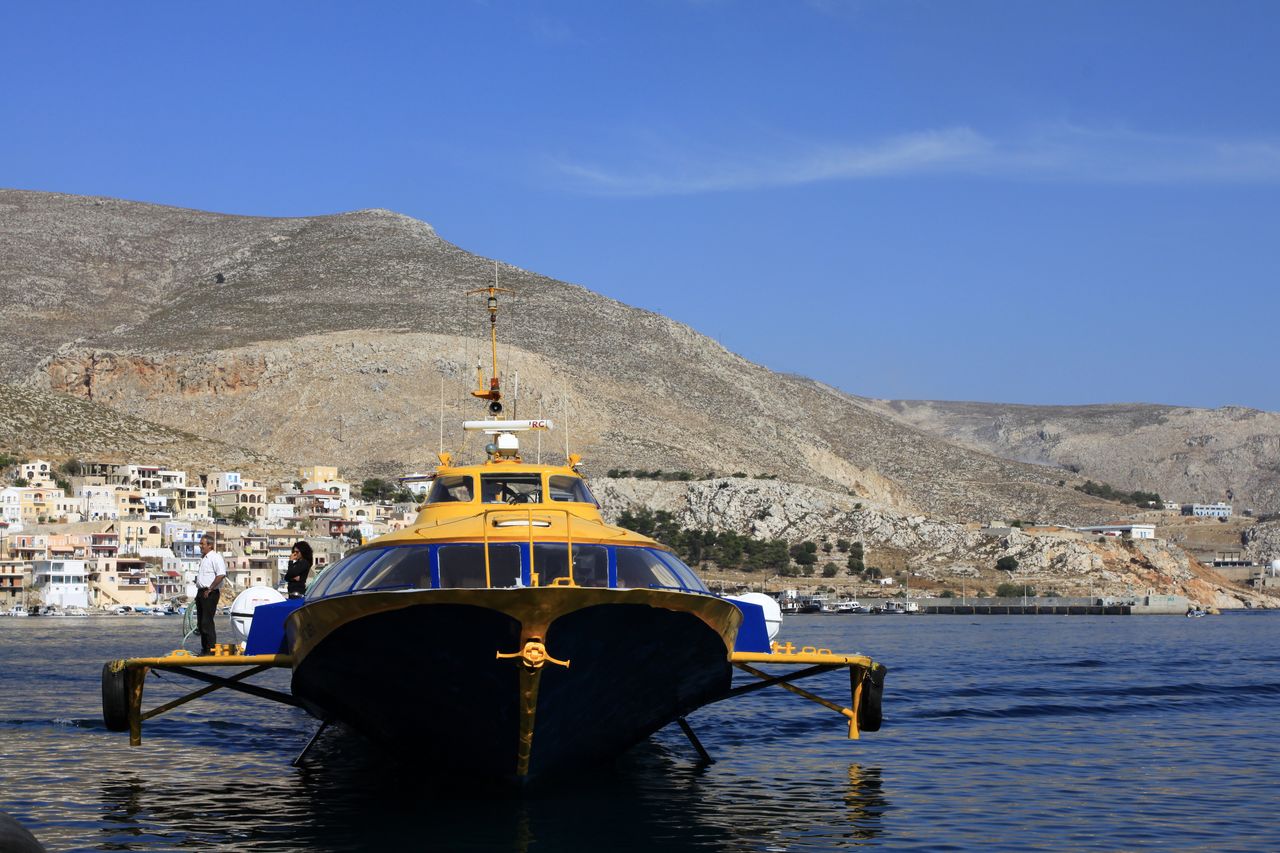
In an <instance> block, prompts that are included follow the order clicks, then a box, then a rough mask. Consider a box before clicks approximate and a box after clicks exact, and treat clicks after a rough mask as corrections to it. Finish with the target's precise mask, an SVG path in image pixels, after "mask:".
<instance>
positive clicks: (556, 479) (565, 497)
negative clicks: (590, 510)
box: [547, 474, 599, 506]
mask: <svg viewBox="0 0 1280 853" xmlns="http://www.w3.org/2000/svg"><path fill="white" fill-rule="evenodd" d="M547 485H548V486H549V487H550V489H549V491H550V494H551V500H553V501H573V502H575V503H584V504H596V499H595V497H594V496H593V495H592V494H591V490H590V489H588V488H587V483H586V481H585V480H583V479H582V478H581V477H570V476H568V475H566V474H556V475H554V476H552V477H548V478H547ZM596 506H599V504H596Z"/></svg>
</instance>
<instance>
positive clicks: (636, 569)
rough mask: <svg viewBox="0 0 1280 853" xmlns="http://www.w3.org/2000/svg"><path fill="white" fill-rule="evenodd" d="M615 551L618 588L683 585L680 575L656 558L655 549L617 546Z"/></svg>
mask: <svg viewBox="0 0 1280 853" xmlns="http://www.w3.org/2000/svg"><path fill="white" fill-rule="evenodd" d="M615 552H616V554H617V558H618V587H619V588H620V589H621V588H627V589H648V588H650V587H681V586H684V584H683V583H681V579H680V576H679V575H677V574H676V573H675V571H674V570H673V569H672V568H671V567H670V566H668V565H667V564H666V563H664V562H663V561H662V560H661V559H659V558H658V552H657V551H650V550H649V549H648V548H617V549H615Z"/></svg>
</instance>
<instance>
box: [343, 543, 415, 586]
mask: <svg viewBox="0 0 1280 853" xmlns="http://www.w3.org/2000/svg"><path fill="white" fill-rule="evenodd" d="M355 588H356V589H430V588H431V551H430V549H429V548H427V547H426V546H425V545H410V546H406V547H403V548H391V549H388V550H387V552H386V553H385V554H384V555H383V556H382V559H380V560H378V562H376V563H374V564H373V565H372V566H370V567H369V571H367V572H365V573H364V575H363V576H362V577H361V578H360V580H359V581H357V582H356V587H355Z"/></svg>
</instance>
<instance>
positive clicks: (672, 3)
mask: <svg viewBox="0 0 1280 853" xmlns="http://www.w3.org/2000/svg"><path fill="white" fill-rule="evenodd" d="M1277 44H1280V4H1276V3H1272V2H1223V3H1208V2H1194V3H1186V2H1175V0H1162V2H1125V0H1109V2H1088V0H1072V2H1058V3H1049V2H1023V1H1022V0H1005V2H983V1H982V0H974V2H960V0H945V1H944V0H937V1H936V2H935V0H811V1H810V2H800V0H797V2H783V0H741V2H735V1H734V0H651V2H644V1H643V0H634V2H626V3H622V2H617V3H615V2H598V0H595V1H594V2H571V0H564V2H547V0H520V1H519V2H500V1H499V0H491V2H461V1H459V2H438V3H435V2H421V3H385V2H384V3H379V2H369V3H359V4H356V3H318V2H309V3H288V2H268V3H258V2H255V3H249V2H241V3H233V2H224V3H175V2H164V3H141V2H138V3H110V4H109V3H100V2H92V3H88V2H86V3H44V4H37V3H11V4H5V5H4V6H3V7H0V122H2V124H0V128H2V129H3V131H4V132H3V133H0V185H3V186H8V187H19V188H24V189H37V190H52V191H58V192H68V193H80V194H94V195H109V196H117V197H123V198H130V199H137V200H141V201H149V202H157V203H162V204H171V205H179V206H184V207H193V208H199V209H204V210H214V211H222V212H228V213H240V214H253V215H263V216H302V215H314V214H321V213H333V212H340V211H344V210H354V209H359V208H367V207H385V208H390V209H393V210H397V211H400V212H402V213H406V214H409V215H411V216H414V217H417V218H419V219H423V220H426V221H427V222H430V223H431V224H432V225H433V226H435V228H436V229H437V231H438V232H439V233H440V234H441V236H443V237H444V238H445V239H447V240H450V241H451V242H454V243H456V244H458V245H459V246H461V247H463V248H465V249H467V250H469V251H472V252H475V253H477V254H481V255H485V256H489V257H496V258H500V259H502V260H504V261H507V262H510V263H513V264H516V265H518V266H520V267H524V268H526V269H531V270H535V271H538V272H541V273H544V274H546V275H550V276H553V277H555V278H559V279H563V280H565V281H570V282H574V283H577V284H581V285H583V286H585V287H588V288H590V289H592V290H595V291H597V292H600V293H603V294H605V295H608V296H611V297H613V298H616V299H619V300H621V301H623V302H627V303H630V304H633V305H638V306H641V307H644V308H649V309H652V310H654V311H657V312H660V313H663V314H666V315H668V316H670V317H673V318H675V319H677V320H680V321H682V322H685V323H688V324H689V325H691V326H693V327H694V328H695V329H697V330H699V331H701V332H703V333H705V334H708V335H711V336H713V337H715V338H717V339H718V340H720V341H721V342H722V343H723V344H724V345H725V346H727V347H728V348H730V349H732V350H734V351H736V352H739V353H741V354H742V355H744V356H746V357H747V358H750V359H752V360H753V361H757V362H759V363H761V364H764V365H766V366H768V367H771V368H773V369H776V370H782V371H789V372H794V373H801V374H805V375H809V376H813V377H815V378H817V379H821V380H823V381H825V382H828V383H830V384H832V385H835V386H836V387H839V388H841V389H843V390H846V391H849V392H851V393H855V394H862V395H867V396H875V397H886V398H907V399H951V400H985V401H1000V402H1015V403H1018V402H1021V403H1095V402H1115V401H1142V402H1155V403H1170V404H1178V405H1194V406H1206V407H1216V406H1221V405H1244V406H1252V407H1256V408H1263V409H1268V410H1280V379H1278V377H1277V369H1276V368H1277V366H1280V332H1278V329H1280V311H1278V310H1277V308H1280V297H1278V296H1277V295H1276V284H1277V270H1278V269H1280V110H1277V108H1276V106H1275V104H1276V103H1277V102H1278V100H1277V98H1278V96H1277V93H1276V87H1277V83H1278V82H1280V51H1277V50H1276V48H1275V46H1276V45H1277Z"/></svg>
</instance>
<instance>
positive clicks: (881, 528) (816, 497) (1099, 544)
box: [592, 478, 1278, 608]
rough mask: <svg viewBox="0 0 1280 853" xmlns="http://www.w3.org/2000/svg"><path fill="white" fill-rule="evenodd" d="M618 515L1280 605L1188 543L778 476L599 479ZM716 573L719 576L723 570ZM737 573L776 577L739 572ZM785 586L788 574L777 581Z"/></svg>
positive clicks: (1073, 587) (956, 566)
mask: <svg viewBox="0 0 1280 853" xmlns="http://www.w3.org/2000/svg"><path fill="white" fill-rule="evenodd" d="M592 488H593V490H594V491H595V493H596V497H597V498H598V499H599V500H600V502H601V504H602V506H603V507H604V512H605V516H606V519H607V520H609V521H616V520H617V518H618V516H619V515H620V514H621V513H622V511H623V510H626V509H632V510H634V509H637V508H640V507H647V508H649V509H653V510H665V511H667V512H670V513H672V514H673V515H674V516H675V517H676V519H677V521H678V523H679V524H680V525H681V526H682V527H687V528H693V529H698V530H716V531H726V530H730V531H736V532H740V533H741V532H748V533H750V534H751V535H752V536H755V537H756V538H760V539H784V540H786V541H787V542H788V543H790V544H795V543H797V542H803V541H806V540H807V541H812V542H815V543H818V544H821V543H828V544H831V545H834V544H835V543H836V542H837V541H838V540H840V539H844V540H846V541H849V542H862V543H863V545H864V549H865V557H864V561H865V563H866V564H867V565H871V566H877V567H881V568H882V569H883V570H886V571H887V572H895V571H896V572H898V573H900V576H901V577H902V578H903V582H905V583H907V584H910V585H915V586H917V587H918V586H921V585H925V586H929V585H930V584H937V585H940V586H942V587H945V588H954V587H957V586H958V585H959V584H960V583H961V581H963V582H965V583H967V584H968V588H969V589H970V591H972V592H974V593H976V592H977V591H978V590H985V591H987V592H988V593H990V592H993V591H994V590H995V588H996V586H998V585H999V584H1000V583H1002V582H1004V581H1010V580H1012V581H1016V582H1019V583H1021V582H1025V583H1027V584H1029V585H1031V586H1033V587H1035V588H1036V589H1039V590H1041V591H1045V590H1049V589H1053V590H1057V591H1058V592H1061V593H1063V594H1066V595H1081V596H1083V595H1091V594H1092V595H1096V596H1116V597H1128V596H1132V595H1145V594H1147V592H1148V591H1152V592H1155V593H1158V594H1176V595H1183V596H1186V597H1187V598H1188V599H1190V600H1192V601H1197V602H1200V603H1201V604H1204V605H1208V606H1212V607H1218V608H1234V607H1240V606H1242V605H1243V604H1244V603H1245V602H1247V603H1248V606H1253V607H1274V606H1277V603H1278V602H1277V600H1276V599H1275V598H1273V597H1271V596H1268V595H1262V594H1258V593H1254V592H1250V591H1247V590H1245V589H1243V588H1242V587H1239V586H1237V585H1235V584H1231V583H1230V582H1228V581H1226V580H1225V579H1224V578H1222V577H1220V576H1218V575H1217V574H1216V573H1214V572H1213V571H1212V570H1210V569H1207V568H1205V567H1204V566H1202V565H1200V564H1198V563H1196V562H1195V561H1194V560H1192V559H1191V558H1190V557H1188V555H1187V554H1186V552H1185V551H1183V550H1182V549H1181V548H1178V547H1177V546H1174V545H1170V544H1168V543H1166V542H1162V541H1146V540H1137V541H1127V540H1121V539H1117V538H1113V537H1098V536H1086V535H1082V534H1079V533H1076V532H1074V531H1069V530H1063V529H1057V528H1054V529H1043V530H1041V529H1031V530H1028V531H1023V530H1018V529H1013V530H1009V531H1007V532H1005V531H1000V532H996V533H992V532H990V531H987V530H985V529H983V528H982V527H981V526H979V525H976V524H963V523H956V522H948V521H939V520H931V519H929V518H926V517H924V516H920V515H910V514H904V513H901V512H898V511H897V510H895V509H894V508H893V507H889V506H884V505H874V504H870V503H864V502H860V501H857V500H856V499H854V498H852V497H850V496H848V495H845V494H838V493H833V492H830V491H826V490H823V489H819V488H813V487H796V486H791V485H788V484H785V483H778V482H772V481H755V480H742V479H736V478H726V479H719V480H706V481H701V482H695V483H676V482H655V481H652V480H637V479H633V478H621V479H615V478H605V479H596V480H593V481H592ZM1001 557H1014V558H1015V559H1017V561H1018V570H1017V573H1016V576H1015V575H1013V574H1011V573H1008V572H1001V571H998V570H996V568H995V565H996V561H997V560H999V559H1000V558H1001ZM827 559H830V560H832V561H834V562H836V564H837V566H838V567H839V575H838V577H837V578H836V579H835V580H827V579H822V578H818V579H811V580H808V581H807V582H806V581H800V583H808V584H810V585H812V584H829V583H835V584H844V585H847V584H849V583H851V582H852V581H851V580H850V579H849V578H848V576H847V575H846V574H845V571H844V561H845V558H844V557H843V556H842V555H840V554H839V553H838V552H834V551H833V552H832V553H831V554H830V555H828V556H825V557H824V556H820V558H819V562H820V563H821V562H824V561H825V560H827ZM711 568H712V572H711V574H712V575H713V576H714V574H715V570H714V567H711ZM732 580H734V581H736V582H751V581H752V580H765V579H764V578H763V577H755V578H753V577H751V576H734V577H733V578H732ZM773 580H774V581H775V583H776V582H777V580H778V579H776V578H775V579H773Z"/></svg>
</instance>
